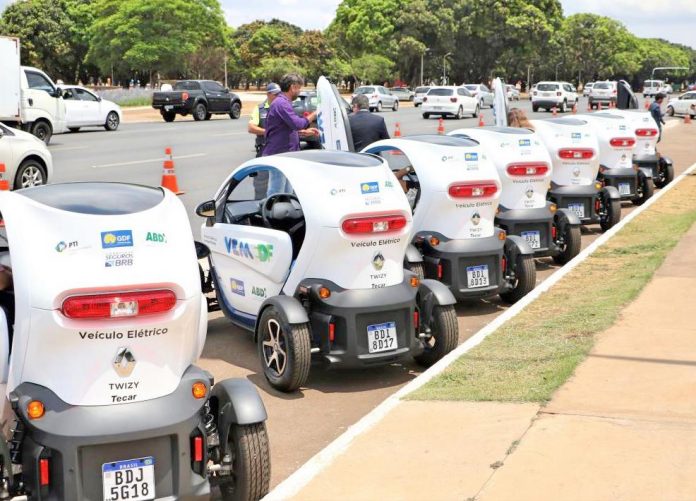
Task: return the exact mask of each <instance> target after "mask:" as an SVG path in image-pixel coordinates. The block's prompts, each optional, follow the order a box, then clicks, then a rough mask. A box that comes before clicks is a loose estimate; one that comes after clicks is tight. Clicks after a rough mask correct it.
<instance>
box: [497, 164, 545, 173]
mask: <svg viewBox="0 0 696 501" xmlns="http://www.w3.org/2000/svg"><path fill="white" fill-rule="evenodd" d="M548 171H549V166H548V165H547V164H545V163H539V162H527V163H517V164H510V165H508V166H507V173H508V174H510V175H511V176H543V175H544V174H546V173H547V172H548Z"/></svg>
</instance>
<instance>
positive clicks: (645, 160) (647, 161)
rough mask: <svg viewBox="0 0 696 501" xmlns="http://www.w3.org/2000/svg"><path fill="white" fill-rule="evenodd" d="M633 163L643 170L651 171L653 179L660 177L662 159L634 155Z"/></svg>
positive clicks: (655, 156) (654, 156) (652, 156)
mask: <svg viewBox="0 0 696 501" xmlns="http://www.w3.org/2000/svg"><path fill="white" fill-rule="evenodd" d="M633 163H634V164H636V165H637V166H638V168H641V169H650V171H651V172H652V177H654V178H656V177H659V175H660V157H658V156H657V155H634V156H633Z"/></svg>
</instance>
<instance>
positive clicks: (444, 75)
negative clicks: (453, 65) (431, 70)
mask: <svg viewBox="0 0 696 501" xmlns="http://www.w3.org/2000/svg"><path fill="white" fill-rule="evenodd" d="M451 55H452V53H451V52H448V53H447V54H445V55H444V56H442V85H447V66H446V64H447V58H448V57H449V56H451Z"/></svg>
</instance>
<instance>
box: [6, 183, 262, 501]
mask: <svg viewBox="0 0 696 501" xmlns="http://www.w3.org/2000/svg"><path fill="white" fill-rule="evenodd" d="M0 212H2V219H3V221H4V223H5V229H6V235H4V236H3V240H4V243H3V245H4V248H3V249H2V253H3V255H4V258H3V260H2V262H3V264H4V265H5V266H10V267H11V270H12V276H13V281H14V288H13V290H11V291H10V290H3V291H2V292H1V293H0V294H1V296H0V305H1V306H2V308H0V339H2V342H0V374H2V385H1V387H2V389H3V392H4V393H3V408H2V417H3V432H4V433H5V435H4V437H3V440H0V460H1V465H0V467H1V468H0V469H1V471H2V485H1V486H0V493H1V495H0V497H1V498H2V499H65V500H78V499H80V500H83V499H91V500H97V499H99V500H101V499H104V500H114V501H117V500H125V499H128V500H133V499H137V500H147V499H208V498H209V497H210V494H211V486H212V485H215V484H217V485H219V487H220V490H221V493H222V498H223V499H230V500H232V499H235V500H236V499H258V498H260V497H262V496H263V495H265V494H266V492H267V491H268V486H269V480H270V462H269V461H270V457H269V449H268V439H267V436H266V430H265V424H264V421H265V419H266V411H265V409H264V406H263V403H262V401H261V399H260V397H259V395H258V393H257V391H256V389H255V388H254V386H253V385H252V384H251V383H249V382H248V381H246V380H241V379H237V380H233V379H228V380H224V381H219V382H217V383H215V384H214V382H213V379H212V377H211V375H210V374H209V373H207V372H206V371H204V370H202V369H200V368H199V367H197V366H196V365H194V362H195V361H196V360H197V359H198V357H199V356H200V354H201V351H202V349H203V344H204V342H205V337H206V330H207V309H206V301H205V297H204V296H203V294H202V293H201V287H200V282H199V274H198V269H197V262H196V253H195V250H194V243H193V238H192V235H191V229H190V226H189V223H188V218H187V215H186V210H185V209H184V206H183V204H182V203H181V202H180V201H179V200H178V199H177V198H176V196H174V195H173V194H172V193H171V192H169V191H167V190H163V189H155V188H149V187H144V186H137V185H128V184H116V183H70V184H52V185H46V186H39V187H34V188H27V189H24V190H20V191H16V192H7V191H3V192H1V193H0ZM27 228H31V231H27ZM8 253H9V254H8ZM10 263H11V264H10Z"/></svg>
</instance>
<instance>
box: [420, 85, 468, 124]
mask: <svg viewBox="0 0 696 501" xmlns="http://www.w3.org/2000/svg"><path fill="white" fill-rule="evenodd" d="M422 108H423V118H430V115H440V116H441V117H445V116H447V115H452V116H454V118H456V119H460V118H464V115H465V114H467V115H471V116H473V117H477V116H478V114H479V111H481V107H480V104H479V100H478V99H477V98H476V97H474V96H472V95H471V93H470V92H469V91H468V90H467V89H466V88H464V87H454V86H452V85H441V86H437V87H430V90H429V91H428V93H427V94H426V95H425V97H423V105H422Z"/></svg>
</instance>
